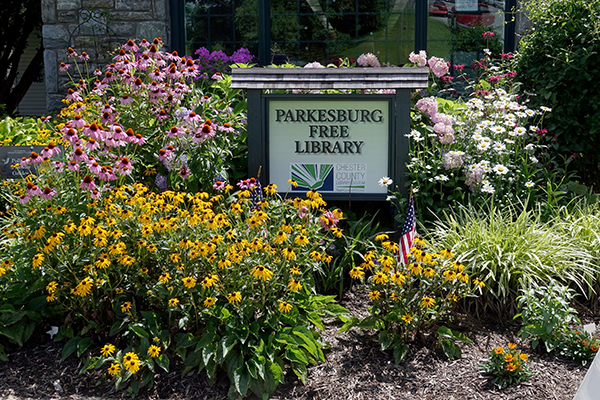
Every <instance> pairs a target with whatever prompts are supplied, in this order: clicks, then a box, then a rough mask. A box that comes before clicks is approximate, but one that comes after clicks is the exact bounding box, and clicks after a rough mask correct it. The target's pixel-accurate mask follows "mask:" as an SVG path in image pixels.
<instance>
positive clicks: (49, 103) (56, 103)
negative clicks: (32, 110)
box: [46, 94, 65, 112]
mask: <svg viewBox="0 0 600 400" xmlns="http://www.w3.org/2000/svg"><path fill="white" fill-rule="evenodd" d="M64 98H65V96H64V95H62V94H47V95H46V110H47V111H48V112H52V111H59V110H60V109H62V108H63V107H64V106H65V104H64V103H63V102H62V99H64Z"/></svg>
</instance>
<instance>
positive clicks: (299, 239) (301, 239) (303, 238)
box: [294, 235, 308, 246]
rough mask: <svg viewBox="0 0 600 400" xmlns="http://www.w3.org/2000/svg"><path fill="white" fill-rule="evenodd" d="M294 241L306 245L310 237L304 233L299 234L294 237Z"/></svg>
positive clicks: (299, 244)
mask: <svg viewBox="0 0 600 400" xmlns="http://www.w3.org/2000/svg"><path fill="white" fill-rule="evenodd" d="M294 243H296V244H297V245H298V246H306V245H307V244H308V238H307V237H306V236H304V235H300V236H297V237H296V239H294Z"/></svg>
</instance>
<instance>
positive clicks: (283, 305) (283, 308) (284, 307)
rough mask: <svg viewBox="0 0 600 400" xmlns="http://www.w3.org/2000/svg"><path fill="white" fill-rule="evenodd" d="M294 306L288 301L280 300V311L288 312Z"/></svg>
mask: <svg viewBox="0 0 600 400" xmlns="http://www.w3.org/2000/svg"><path fill="white" fill-rule="evenodd" d="M292 308H293V306H292V305H291V304H290V303H288V302H287V301H281V300H279V311H280V312H282V313H288V312H290V311H291V310H292Z"/></svg>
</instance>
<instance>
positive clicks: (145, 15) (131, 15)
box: [110, 11, 153, 21]
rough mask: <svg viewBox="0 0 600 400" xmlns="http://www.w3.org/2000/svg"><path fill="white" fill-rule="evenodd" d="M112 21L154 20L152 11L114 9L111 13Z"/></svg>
mask: <svg viewBox="0 0 600 400" xmlns="http://www.w3.org/2000/svg"><path fill="white" fill-rule="evenodd" d="M110 19H111V21H152V20H153V17H152V12H150V11H113V12H111V13H110Z"/></svg>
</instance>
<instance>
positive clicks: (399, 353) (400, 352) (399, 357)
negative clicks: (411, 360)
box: [394, 344, 408, 364]
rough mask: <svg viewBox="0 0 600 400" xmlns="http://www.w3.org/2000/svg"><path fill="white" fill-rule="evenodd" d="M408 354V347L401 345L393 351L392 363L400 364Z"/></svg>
mask: <svg viewBox="0 0 600 400" xmlns="http://www.w3.org/2000/svg"><path fill="white" fill-rule="evenodd" d="M407 354H408V346H407V345H405V344H402V345H400V346H398V347H396V348H395V349H394V362H395V363H396V364H400V363H401V362H402V361H403V360H404V358H406V355H407Z"/></svg>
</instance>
